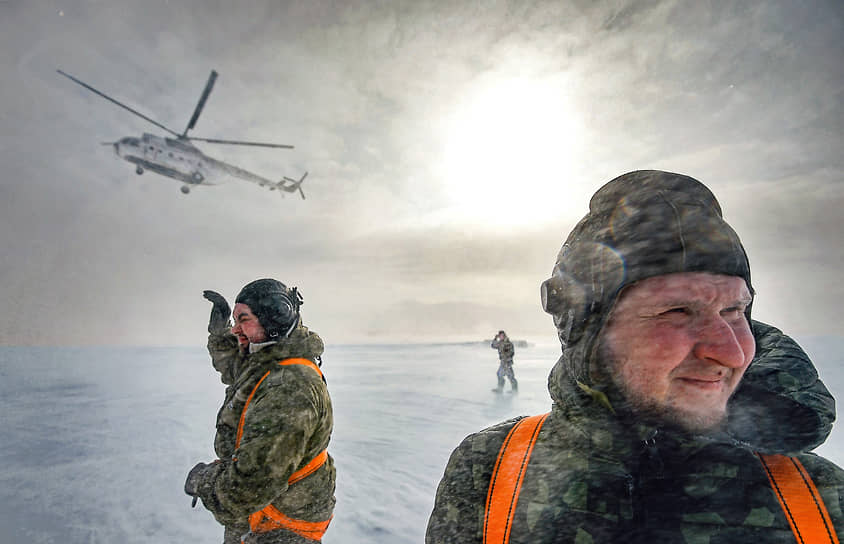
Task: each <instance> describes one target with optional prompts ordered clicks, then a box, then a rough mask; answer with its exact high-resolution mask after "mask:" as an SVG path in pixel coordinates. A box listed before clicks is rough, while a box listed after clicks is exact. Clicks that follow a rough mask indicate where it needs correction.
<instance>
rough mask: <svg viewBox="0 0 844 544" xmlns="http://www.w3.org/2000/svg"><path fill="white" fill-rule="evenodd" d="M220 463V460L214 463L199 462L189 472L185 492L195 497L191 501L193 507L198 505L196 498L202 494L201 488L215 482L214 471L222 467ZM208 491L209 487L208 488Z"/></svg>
mask: <svg viewBox="0 0 844 544" xmlns="http://www.w3.org/2000/svg"><path fill="white" fill-rule="evenodd" d="M219 464H220V461H219V460H217V461H214V462H213V463H197V464H196V466H195V467H193V468H192V469H191V471H190V472H189V473H188V477H187V479H186V480H185V494H187V495H190V496H191V497H193V503H191V506H192V507H193V506H196V499H197V497H199V496H200V490H201V488H203V487H204V488H208V487H210V485H211V484H213V481H212V480H213V479H214V474H213V473H214V472H216V471H217V470H218V469H219V468H220V467H219V466H218V465H219ZM206 491H208V489H206Z"/></svg>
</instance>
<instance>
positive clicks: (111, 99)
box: [56, 70, 179, 136]
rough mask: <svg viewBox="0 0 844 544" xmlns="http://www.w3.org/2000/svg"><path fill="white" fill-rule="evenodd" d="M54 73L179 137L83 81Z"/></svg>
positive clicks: (59, 71) (172, 131)
mask: <svg viewBox="0 0 844 544" xmlns="http://www.w3.org/2000/svg"><path fill="white" fill-rule="evenodd" d="M56 72H58V73H60V74H61V75H63V76H64V77H66V78H68V79H69V80H71V81H73V82H75V83H78V84H79V85H82V86H83V87H85V88H86V89H88V90H89V91H91V92H93V93H95V94H98V95H100V96H102V97H103V98H105V99H106V100H108V101H109V102H112V103H114V104H117V105H118V106H120V107H121V108H123V109H126V110H129V111H130V112H132V113H134V114H135V115H137V116H138V117H140V118H141V119H144V120H145V121H149V122H150V123H152V124H153V125H155V126H157V127H158V128H162V129H164V130H166V131H167V132H169V133H170V134H173V135H174V136H179V133H178V132H176V131H174V130H170V129H169V128H167V127H165V126H164V125H162V124H161V123H159V122H158V121H155V120H154V119H150V118H149V117H147V116H146V115H144V114H143V113H141V112H139V111H136V110H133V109H132V108H130V107H129V106H127V105H126V104H123V103H121V102H118V101H117V100H115V99H113V98H112V97H110V96H108V95H107V94H105V93H102V92H100V91H98V90H97V89H95V88H93V87H91V86H90V85H88V84H87V83H85V82H83V81H80V80H78V79H76V78H75V77H73V76H72V75H70V74H66V73H64V72H62V71H61V70H56Z"/></svg>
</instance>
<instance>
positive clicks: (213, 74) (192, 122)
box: [182, 70, 217, 136]
mask: <svg viewBox="0 0 844 544" xmlns="http://www.w3.org/2000/svg"><path fill="white" fill-rule="evenodd" d="M215 81H217V71H216V70H211V74H210V75H209V76H208V82H207V83H205V89H203V90H202V95H201V96H200V97H199V102H197V103H196V108H195V109H194V110H193V116H191V118H190V121H188V126H187V128H186V129H185V131H184V132H183V133H182V136H187V135H188V131H189V130H192V129H193V127H194V125H196V120H197V119H199V114H200V113H202V108H204V107H205V101H206V100H208V95H209V94H211V89H213V88H214V82H215Z"/></svg>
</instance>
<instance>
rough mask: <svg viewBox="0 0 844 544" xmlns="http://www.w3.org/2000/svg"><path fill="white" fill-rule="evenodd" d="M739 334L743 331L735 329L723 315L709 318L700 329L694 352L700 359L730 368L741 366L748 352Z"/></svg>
mask: <svg viewBox="0 0 844 544" xmlns="http://www.w3.org/2000/svg"><path fill="white" fill-rule="evenodd" d="M737 334H741V332H740V331H739V332H737V331H736V330H734V329H733V327H732V326H731V325H730V323H728V322H727V321H726V320H724V318H723V317H721V316H717V317H712V318H710V319H707V320H706V322H705V323H703V324H702V326H701V328H700V329H699V331H698V338H697V342H696V343H695V347H694V354H695V356H696V357H698V358H699V359H705V360H709V361H712V362H715V363H717V364H720V365H723V366H727V367H730V368H741V367H742V366H744V365H745V363H746V361H747V354H746V353H745V350H744V348H743V347H742V344H741V342H739V338H738V336H737Z"/></svg>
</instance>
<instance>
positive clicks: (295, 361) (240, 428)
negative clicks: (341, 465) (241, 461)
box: [234, 358, 322, 468]
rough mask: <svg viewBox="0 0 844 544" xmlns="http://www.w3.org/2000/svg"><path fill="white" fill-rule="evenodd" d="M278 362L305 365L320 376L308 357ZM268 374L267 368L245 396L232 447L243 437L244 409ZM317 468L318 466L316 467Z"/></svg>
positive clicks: (247, 406)
mask: <svg viewBox="0 0 844 544" xmlns="http://www.w3.org/2000/svg"><path fill="white" fill-rule="evenodd" d="M278 364H279V365H280V366H288V365H303V366H307V367H310V368H312V369H314V370H315V371H316V373H317V374H319V376H320V378H322V371H321V370H320V369H319V367H318V366H317V365H316V363H314V362H313V361H311V360H309V359H299V358H294V359H285V360H283V361H280V362H279V363H278ZM269 375H270V371H269V370H268V371H267V373H266V374H264V375H263V376H261V379H260V380H258V383H256V384H255V387H253V388H252V392H251V393H249V396H248V397H247V398H246V404H244V405H243V411H242V412H241V413H240V421H239V422H238V424H237V437H236V438H235V441H234V448H235V449H237V448H238V447H240V439H241V438H242V437H243V422H244V421H245V420H246V409H247V408H249V403H250V402H252V397H254V396H255V391H257V390H258V387H259V386H260V385H261V382H263V381H264V379H265V378H266V377H267V376H269ZM317 468H319V467H317Z"/></svg>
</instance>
